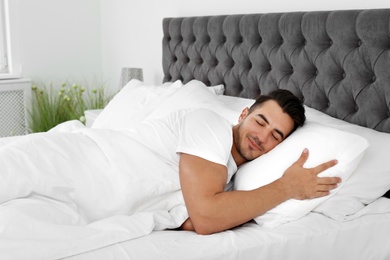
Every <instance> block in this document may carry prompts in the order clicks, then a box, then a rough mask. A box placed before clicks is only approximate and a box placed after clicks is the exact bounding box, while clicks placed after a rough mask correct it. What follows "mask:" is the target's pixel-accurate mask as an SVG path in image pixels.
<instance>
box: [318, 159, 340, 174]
mask: <svg viewBox="0 0 390 260" xmlns="http://www.w3.org/2000/svg"><path fill="white" fill-rule="evenodd" d="M337 163H338V161H337V160H331V161H328V162H324V163H321V164H320V165H318V166H316V167H314V168H313V170H314V172H315V174H317V175H318V174H320V173H321V172H323V171H325V170H327V169H329V168H330V167H333V166H335V165H336V164H337Z"/></svg>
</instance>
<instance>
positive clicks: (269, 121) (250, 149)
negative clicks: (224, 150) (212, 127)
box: [233, 100, 294, 161]
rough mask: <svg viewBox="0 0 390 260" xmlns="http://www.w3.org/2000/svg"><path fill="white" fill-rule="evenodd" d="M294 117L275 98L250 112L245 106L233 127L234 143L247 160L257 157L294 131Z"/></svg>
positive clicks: (238, 151)
mask: <svg viewBox="0 0 390 260" xmlns="http://www.w3.org/2000/svg"><path fill="white" fill-rule="evenodd" d="M293 127H294V121H293V119H292V118H291V117H290V116H289V115H288V114H287V113H284V112H283V110H282V108H281V107H280V106H279V105H278V103H276V102H275V101H273V100H269V101H266V102H264V103H263V104H262V105H261V106H260V107H257V108H256V109H255V110H254V111H252V112H251V113H249V109H248V108H245V109H244V110H243V111H242V113H241V115H240V118H239V120H238V125H236V126H235V127H234V128H233V143H234V146H235V149H236V150H237V153H238V155H239V156H241V157H242V159H245V161H251V160H253V159H256V158H257V157H259V156H260V155H262V154H265V153H267V152H269V151H270V150H272V149H273V148H274V147H275V146H276V145H278V144H279V143H281V142H282V141H283V140H284V139H285V138H286V137H287V136H288V135H289V133H290V132H291V131H292V129H293Z"/></svg>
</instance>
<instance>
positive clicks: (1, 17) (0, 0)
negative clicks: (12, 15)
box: [0, 0, 8, 73]
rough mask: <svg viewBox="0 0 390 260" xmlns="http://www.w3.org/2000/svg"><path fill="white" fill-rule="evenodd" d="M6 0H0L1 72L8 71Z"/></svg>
mask: <svg viewBox="0 0 390 260" xmlns="http://www.w3.org/2000/svg"><path fill="white" fill-rule="evenodd" d="M5 21H6V18H5V7H4V0H0V36H1V38H0V73H8V62H7V34H6V29H5V28H6V27H5Z"/></svg>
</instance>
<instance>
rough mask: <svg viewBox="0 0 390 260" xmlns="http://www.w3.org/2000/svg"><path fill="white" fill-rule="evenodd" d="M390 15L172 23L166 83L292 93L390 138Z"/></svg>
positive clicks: (167, 28)
mask: <svg viewBox="0 0 390 260" xmlns="http://www.w3.org/2000/svg"><path fill="white" fill-rule="evenodd" d="M389 19H390V9H377V10H345V11H320V12H291V13H268V14H248V15H226V16H204V17H187V18H166V19H164V21H163V29H164V38H163V71H164V82H166V81H175V80H178V79H182V80H183V81H184V83H186V82H188V81H190V80H192V79H198V80H201V81H203V82H205V83H207V84H210V85H217V84H224V85H225V89H226V90H225V94H226V95H231V96H242V97H249V98H255V97H256V96H257V95H259V94H260V93H268V92H269V91H272V90H274V89H277V88H283V89H289V90H291V91H292V92H293V93H294V94H296V95H297V96H298V97H299V98H301V99H304V102H305V104H306V105H308V106H310V107H313V108H315V109H318V110H321V111H323V112H325V113H327V114H329V115H331V116H333V117H337V118H340V119H343V120H346V121H349V122H352V123H356V124H359V125H362V126H366V127H370V128H373V129H376V130H379V131H384V132H390V115H389V113H390V112H389V109H390V73H389V68H390V36H389Z"/></svg>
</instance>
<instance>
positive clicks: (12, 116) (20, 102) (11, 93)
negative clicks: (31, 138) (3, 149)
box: [0, 79, 31, 137]
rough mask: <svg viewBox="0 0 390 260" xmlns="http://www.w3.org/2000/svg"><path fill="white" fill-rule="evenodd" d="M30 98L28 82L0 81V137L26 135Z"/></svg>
mask: <svg viewBox="0 0 390 260" xmlns="http://www.w3.org/2000/svg"><path fill="white" fill-rule="evenodd" d="M30 98H31V81H30V80H27V79H15V80H0V137H8V136H16V135H24V134H27V132H28V126H27V124H28V110H27V107H28V105H29V104H30Z"/></svg>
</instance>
